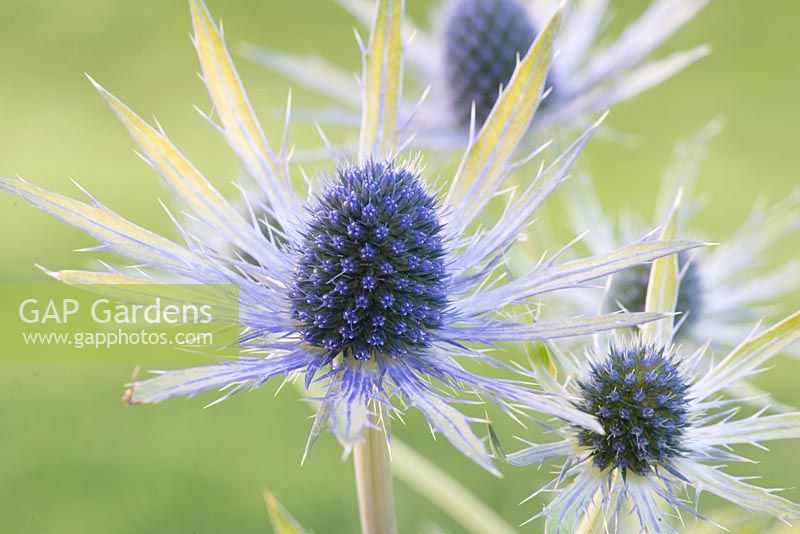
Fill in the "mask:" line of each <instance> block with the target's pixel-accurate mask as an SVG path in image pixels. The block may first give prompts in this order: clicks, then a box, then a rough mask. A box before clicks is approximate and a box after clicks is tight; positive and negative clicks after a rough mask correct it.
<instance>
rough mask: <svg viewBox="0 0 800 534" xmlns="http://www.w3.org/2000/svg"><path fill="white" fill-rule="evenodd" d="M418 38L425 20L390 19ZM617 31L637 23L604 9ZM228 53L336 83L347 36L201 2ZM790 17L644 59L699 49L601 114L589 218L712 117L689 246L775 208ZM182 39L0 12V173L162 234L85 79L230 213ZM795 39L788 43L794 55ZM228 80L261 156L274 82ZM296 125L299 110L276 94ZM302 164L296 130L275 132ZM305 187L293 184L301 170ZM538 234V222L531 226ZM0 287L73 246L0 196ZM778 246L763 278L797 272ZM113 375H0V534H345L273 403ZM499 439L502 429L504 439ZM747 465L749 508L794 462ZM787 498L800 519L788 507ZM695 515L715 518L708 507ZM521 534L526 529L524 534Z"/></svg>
mask: <svg viewBox="0 0 800 534" xmlns="http://www.w3.org/2000/svg"><path fill="white" fill-rule="evenodd" d="M409 4H410V6H409V9H410V11H411V12H412V14H413V15H415V16H416V17H417V19H418V20H420V19H423V18H424V17H425V13H426V12H427V11H428V9H429V7H430V5H431V4H429V2H423V1H421V0H409ZM614 4H615V11H616V13H617V18H618V20H626V18H627V17H630V16H632V15H633V14H635V13H637V12H638V11H639V10H641V8H642V7H643V6H644V5H645V2H643V1H641V0H638V1H627V0H626V1H624V2H623V1H617V2H614ZM210 7H211V9H212V12H213V13H214V15H215V17H218V18H219V17H221V18H223V19H224V21H225V28H226V33H227V37H228V40H229V42H230V43H232V44H236V43H241V42H244V41H248V42H252V43H258V44H266V45H269V46H272V47H275V48H282V49H289V50H296V51H301V52H318V53H323V54H326V55H328V56H331V57H333V58H335V59H337V60H339V61H341V62H342V63H344V64H346V65H348V66H350V67H352V68H356V67H357V66H358V56H357V49H356V45H355V42H354V39H353V37H352V32H351V28H352V26H353V22H352V20H351V19H350V18H349V17H348V16H347V15H346V14H344V13H343V12H342V11H341V10H340V9H339V8H338V7H337V6H336V5H335V4H334V3H333V2H332V1H327V0H293V1H291V2H288V1H283V0H281V1H278V0H260V1H254V0H226V1H222V0H210ZM799 16H800V4H798V3H797V2H794V1H792V0H772V1H770V2H746V1H742V0H739V1H732V0H728V1H723V0H718V1H716V2H713V3H712V5H711V6H710V7H709V8H707V9H706V10H705V11H704V12H702V13H701V14H700V15H699V16H698V17H697V19H696V20H695V21H693V22H692V23H690V24H689V25H688V27H687V28H685V29H684V30H682V31H681V32H680V33H679V34H678V35H677V36H676V38H675V39H673V40H672V41H670V43H669V44H668V45H667V46H665V47H664V48H663V49H662V50H660V51H659V53H660V54H663V53H666V52H667V51H669V50H672V49H676V48H678V47H687V46H693V45H695V44H699V43H703V42H708V43H710V44H711V45H712V46H713V48H714V52H713V54H712V55H711V56H710V57H709V58H707V59H704V60H703V61H702V62H701V63H700V64H699V65H696V66H694V67H692V68H690V69H689V70H688V71H687V72H685V73H683V74H681V75H680V76H678V77H677V78H676V79H673V80H671V81H669V82H667V83H665V84H664V85H662V86H661V87H659V88H657V89H656V90H654V91H651V92H649V93H647V94H645V95H643V96H641V97H639V98H637V99H635V100H633V101H631V102H629V103H626V104H624V105H622V106H619V107H618V108H616V109H615V110H614V112H613V113H612V115H611V117H610V119H609V123H608V124H609V125H610V126H612V127H614V128H618V129H622V130H626V131H630V132H635V133H636V134H637V135H638V136H639V138H638V144H637V145H636V146H635V147H625V146H618V145H613V144H610V143H608V142H604V141H602V140H600V141H594V142H593V143H592V144H591V146H590V147H589V149H588V150H587V152H586V154H585V156H584V157H583V158H582V163H583V165H585V166H586V167H587V168H589V169H591V170H592V172H593V174H594V176H595V177H596V178H597V179H598V182H599V188H600V193H601V196H602V197H603V199H604V200H605V201H607V203H608V206H609V207H610V208H618V207H621V206H641V209H642V210H643V211H644V212H645V213H646V212H647V211H648V209H649V207H650V206H652V201H653V197H654V195H655V189H656V187H655V184H656V180H657V178H658V176H659V174H660V171H661V169H662V168H663V166H664V165H665V164H666V162H667V160H668V158H669V155H670V153H671V151H672V146H673V144H674V143H675V142H676V141H678V140H681V139H684V138H686V137H688V136H690V135H691V134H692V133H693V132H695V131H696V130H697V129H699V128H700V127H701V126H702V125H703V124H705V123H707V122H708V121H709V120H710V119H711V118H713V117H715V116H722V117H724V118H725V120H726V128H725V130H724V131H723V132H722V134H721V135H720V136H719V137H718V139H717V140H716V141H715V143H714V145H713V147H712V150H711V154H710V158H709V161H708V163H707V164H706V166H705V168H704V172H703V175H702V180H701V189H702V190H703V191H707V192H709V193H710V194H711V200H712V203H711V205H710V206H709V208H708V209H706V210H705V211H704V212H703V215H702V219H701V221H700V222H702V223H704V224H705V227H706V228H707V229H708V234H709V235H708V237H709V238H710V239H717V238H720V237H721V236H724V235H726V232H730V231H731V230H732V229H733V228H735V227H736V225H737V224H738V223H739V222H740V221H741V220H742V219H743V217H744V216H745V214H746V213H747V211H748V210H749V208H750V206H751V205H752V204H753V202H754V199H755V198H757V197H760V196H766V197H767V198H769V199H773V200H775V199H778V198H780V197H782V196H783V195H785V194H786V193H787V192H788V191H790V190H791V189H792V188H793V187H795V186H796V184H797V169H798V167H799V166H800V150H798V144H797V143H798V138H797V133H798V132H797V128H798V126H797V125H798V124H800V106H798V105H797V94H798V83H800V48H798V47H797V41H796V32H797V20H798V17H799ZM189 32H190V21H189V15H188V8H187V5H186V2H184V1H183V0H179V1H178V0H175V1H173V0H138V1H136V2H127V1H122V0H118V1H102V0H81V1H80V2H78V1H69V2H68V1H63V0H62V1H56V0H26V1H25V2H16V1H14V2H11V1H9V0H0V173H1V174H4V175H11V176H13V175H17V174H19V175H21V176H23V177H26V178H29V179H31V180H34V181H35V182H36V183H37V184H40V185H43V186H45V187H48V188H51V189H54V190H57V191H61V192H65V193H69V194H73V193H76V191H75V189H74V188H73V187H72V186H71V184H70V183H69V182H68V179H69V178H75V179H76V180H78V181H79V182H80V183H81V184H82V185H83V186H85V187H87V188H88V189H89V190H90V191H92V192H94V193H95V195H96V196H97V197H98V198H99V199H100V200H102V201H103V202H104V203H106V204H107V205H108V206H110V207H111V208H114V209H117V210H119V211H120V212H121V213H122V214H123V215H125V216H128V217H130V218H132V219H134V220H136V221H139V222H141V223H144V224H145V226H148V227H149V228H152V229H155V230H163V231H167V232H169V231H171V229H170V227H169V223H168V221H167V219H166V217H165V215H164V214H163V211H162V210H161V208H160V207H159V206H158V204H157V203H156V202H155V199H156V197H162V198H165V197H167V196H168V193H167V192H166V191H165V189H164V187H163V185H162V184H161V183H160V181H159V179H158V177H157V176H156V174H155V173H154V172H152V171H151V170H150V169H149V168H148V167H147V166H146V165H145V164H144V163H143V162H141V161H140V160H139V158H137V157H136V156H135V155H134V154H133V152H132V144H131V142H130V140H129V139H128V138H127V137H126V134H125V133H124V131H123V130H122V128H121V127H119V126H118V124H117V123H116V121H115V119H114V118H113V117H112V115H111V113H110V112H109V111H108V110H107V108H106V107H105V105H104V103H103V102H102V101H101V99H100V98H99V97H98V95H97V94H96V93H95V92H94V91H93V89H92V88H91V86H90V84H89V83H88V81H87V80H86V79H85V78H84V77H83V74H82V73H83V72H89V73H91V74H92V76H94V77H95V78H96V79H97V80H98V81H100V82H101V83H102V84H104V85H105V86H106V87H107V88H109V89H110V90H111V91H112V92H115V93H116V94H117V95H118V96H120V97H121V98H122V99H123V100H125V101H126V102H127V103H128V104H129V105H131V106H132V107H133V108H134V109H136V110H137V111H139V112H140V113H141V114H142V115H143V116H145V117H149V116H150V115H151V114H155V115H156V116H157V117H158V119H159V120H160V121H161V123H162V124H163V125H164V127H165V128H166V130H167V132H168V133H169V134H170V135H171V137H172V138H173V140H175V141H176V142H177V144H178V145H179V146H181V147H182V149H184V150H185V152H186V153H187V154H188V155H189V156H190V157H191V158H193V159H194V160H195V161H196V162H197V164H198V165H199V167H200V168H201V169H203V170H204V171H205V172H206V174H207V175H208V176H211V177H214V180H215V182H216V183H217V184H219V186H220V188H221V189H223V191H225V192H231V191H232V187H231V186H230V180H231V179H233V178H235V177H236V165H235V162H234V159H233V156H232V155H231V154H230V152H228V151H226V149H225V147H224V143H223V142H222V141H221V139H219V138H218V136H217V134H216V133H215V132H213V131H212V129H211V128H210V127H208V126H207V125H206V124H205V123H204V122H203V121H202V119H201V118H200V117H199V116H198V115H197V113H196V112H195V111H194V110H193V109H192V107H191V105H192V104H198V105H200V106H201V107H203V108H206V109H207V108H208V101H207V96H206V95H205V93H204V90H203V88H202V86H201V83H200V82H199V81H198V79H197V77H196V76H195V74H194V72H195V71H196V70H197V69H198V66H197V63H196V59H195V57H194V54H193V49H192V46H191V44H190V42H189V37H188V34H189ZM793 35H794V37H793ZM238 64H239V66H240V70H241V73H242V76H243V78H244V79H245V81H246V84H247V86H248V89H249V93H250V96H251V98H252V99H253V101H254V103H255V105H256V107H257V109H259V110H260V111H261V112H263V113H261V115H262V117H264V119H265V125H266V128H267V130H268V132H271V133H272V137H273V139H275V138H276V137H277V136H278V135H279V131H280V130H279V126H280V120H279V119H278V118H277V115H276V114H275V113H274V110H276V109H277V108H278V107H280V106H281V105H282V104H283V102H284V100H285V96H286V92H287V89H288V87H289V82H287V81H286V80H285V79H282V78H279V77H276V76H273V75H271V74H270V73H268V72H266V71H264V70H262V69H261V68H259V67H258V66H255V65H253V64H251V63H249V62H247V61H244V60H239V61H238ZM295 101H296V103H297V104H298V105H302V104H306V105H311V104H314V103H315V101H314V96H313V95H311V94H310V93H308V92H305V91H302V90H297V91H296V92H295ZM294 133H295V137H294V140H295V141H296V142H297V143H298V144H299V145H301V146H315V144H316V143H317V138H316V137H315V135H314V133H313V128H312V127H310V126H309V125H304V124H298V125H297V126H296V127H295V128H294ZM311 169H312V170H313V167H311ZM550 215H551V216H550V219H551V220H555V221H558V220H559V219H558V211H557V210H553V209H552V208H551V211H550ZM0 242H2V243H3V248H2V251H3V252H2V254H1V255H0V273H1V274H2V280H1V281H2V282H6V283H9V282H41V281H44V280H45V279H44V278H43V277H44V275H42V274H41V273H40V272H39V271H37V270H36V269H34V267H33V263H34V262H38V263H41V264H43V265H45V266H47V267H49V268H76V267H82V266H85V265H86V264H87V263H88V262H89V257H88V256H86V255H83V256H82V255H79V254H76V253H73V252H72V251H73V250H74V249H77V248H81V247H85V246H89V245H91V244H93V242H92V240H91V239H90V238H88V237H87V236H85V235H82V234H81V233H80V232H78V231H76V230H74V229H72V228H69V227H67V226H66V225H64V224H62V223H60V222H58V221H56V220H54V219H51V218H50V217H48V216H47V215H44V214H42V213H39V212H38V211H36V210H35V209H33V208H31V207H29V206H28V205H26V204H25V203H24V202H22V201H19V200H17V199H15V198H13V197H11V196H9V195H2V196H0ZM798 244H800V242H799V241H798V239H797V237H796V236H795V237H793V238H792V239H790V240H787V241H786V243H785V244H784V245H783V247H785V248H784V249H782V251H781V253H780V256H776V260H777V259H779V258H780V257H789V256H792V255H796V254H795V253H794V251H796V250H797V246H798ZM799 372H800V365H798V364H797V363H796V362H791V361H782V362H781V366H780V369H778V370H772V371H770V372H767V373H766V374H764V375H763V376H761V377H760V378H759V383H760V384H761V385H762V386H765V387H769V388H770V389H771V390H772V391H774V393H775V395H776V396H777V397H778V398H779V399H780V400H782V401H784V402H788V403H796V404H800V393H798V391H797V386H796V380H795V379H794V377H796V376H798V373H799ZM129 373H130V366H128V365H114V364H108V365H89V364H84V365H77V364H71V365H67V364H64V365H46V366H44V365H39V366H36V365H10V364H4V365H2V366H0V531H3V532H53V533H56V532H58V533H65V532H69V533H73V532H76V533H77V532H81V533H93V532H126V533H127V532H130V533H133V532H170V533H179V532H198V533H200V532H202V533H210V532H225V531H234V532H268V531H269V526H268V524H267V517H266V513H265V511H264V508H263V505H262V502H261V496H260V490H261V488H263V487H269V488H270V489H271V490H272V491H273V492H274V493H275V494H276V495H277V496H278V497H279V498H280V499H281V501H282V502H283V503H284V504H285V505H286V506H287V508H289V509H290V510H292V511H293V513H294V514H295V515H296V516H298V517H299V518H300V519H301V521H302V522H303V523H304V524H305V525H306V526H307V527H309V528H311V529H314V530H315V531H317V532H352V531H355V530H356V528H357V515H356V501H355V495H354V488H353V476H352V473H351V469H352V468H351V465H350V463H349V462H343V461H341V460H340V458H339V455H340V450H339V447H338V445H337V444H336V443H335V441H334V440H333V438H331V437H330V436H325V437H324V438H323V439H321V440H320V441H319V443H318V444H317V445H316V447H315V450H314V451H313V454H312V456H311V458H310V460H309V461H308V462H307V464H306V465H305V466H304V467H302V468H300V467H299V461H300V456H301V452H302V448H303V445H304V442H305V437H306V435H307V432H308V430H309V428H310V421H309V420H308V415H309V412H308V408H307V407H306V406H305V405H304V404H303V403H302V402H300V401H298V399H297V396H296V395H295V394H294V392H293V391H290V390H286V391H284V392H282V393H281V394H280V395H278V396H277V397H276V398H273V392H274V389H275V388H274V387H273V386H269V387H265V388H263V389H261V390H259V391H258V392H255V393H251V394H247V395H242V396H239V397H238V398H236V399H234V400H232V401H230V402H227V403H224V404H223V405H221V406H217V407H215V408H213V409H209V410H203V409H202V406H203V405H204V403H205V401H207V400H210V399H211V398H213V397H208V398H206V397H204V398H202V399H190V400H183V399H182V400H175V401H172V402H169V403H166V404H164V405H161V406H158V407H148V408H142V409H126V408H125V407H123V406H122V404H121V403H120V402H119V398H120V396H121V394H122V384H123V383H124V382H126V381H127V379H128V378H129ZM395 428H396V433H397V435H399V436H400V437H402V438H403V439H404V440H405V441H407V442H409V443H411V444H413V445H414V446H416V447H417V448H418V450H420V451H421V452H423V453H424V454H425V455H426V456H427V457H429V458H431V459H432V460H434V461H435V462H436V463H437V464H438V465H440V466H441V467H443V468H445V469H447V470H449V471H450V472H452V473H456V474H458V476H459V478H460V479H461V480H463V481H464V482H465V483H466V484H467V485H468V486H469V487H470V488H473V489H474V491H475V492H476V493H477V494H478V495H479V496H480V497H482V498H484V499H485V500H486V501H487V502H488V503H489V504H491V505H492V507H494V508H495V509H496V510H497V511H498V512H499V513H501V514H502V515H503V516H505V517H507V518H508V520H509V521H510V522H511V523H512V524H518V523H519V522H521V521H522V520H524V519H526V518H527V517H529V516H530V515H532V514H533V513H535V512H536V511H538V509H539V506H540V505H541V501H533V502H532V503H528V504H526V505H523V506H518V505H517V503H518V502H519V501H520V500H521V499H522V498H523V497H524V496H526V495H527V494H528V493H530V492H531V491H533V490H534V489H536V488H537V487H538V486H539V485H540V484H541V483H542V481H544V480H546V479H548V478H549V476H550V475H549V469H543V470H541V471H536V470H535V469H528V470H516V471H511V470H506V477H505V478H504V479H503V480H498V479H495V478H493V477H492V476H491V475H489V474H487V473H484V472H482V471H481V470H480V469H479V468H478V467H476V466H474V465H472V464H470V463H469V462H468V461H467V460H465V459H464V458H462V457H460V456H459V455H458V454H456V453H455V452H454V451H453V449H452V448H451V447H450V446H449V445H447V444H446V443H444V441H443V440H439V441H438V442H435V443H434V442H433V441H432V440H431V439H430V435H429V433H428V431H427V428H426V427H425V425H424V422H423V421H422V419H421V417H420V416H419V415H417V414H411V415H409V416H408V418H407V425H406V426H405V427H402V426H400V425H395ZM508 428H509V431H511V430H512V429H513V427H508ZM747 452H748V454H751V455H752V457H754V458H755V459H757V460H759V461H761V462H762V463H761V464H760V465H758V466H748V469H746V470H744V471H741V470H740V472H747V473H759V474H763V475H764V477H765V480H764V481H763V482H764V483H765V484H766V485H767V486H770V487H792V486H795V485H796V484H797V480H798V478H799V477H798V475H800V468H798V467H797V462H796V445H791V444H788V443H777V444H772V445H771V450H770V452H764V451H752V450H748V451H747ZM786 495H787V496H789V497H793V498H795V499H800V490H797V489H792V490H789V491H787V492H786ZM397 497H398V508H399V514H400V517H401V518H402V530H403V531H404V532H414V531H417V530H419V529H420V528H421V527H422V526H423V525H424V524H426V521H428V520H431V521H434V522H436V523H438V524H439V525H441V526H443V527H444V528H445V529H446V530H448V531H455V532H457V531H458V526H457V525H456V524H455V523H453V522H452V521H451V520H449V519H448V518H447V517H445V516H443V515H442V514H441V513H440V512H438V511H437V510H436V509H435V508H433V507H432V505H431V504H429V503H428V502H426V501H425V500H424V499H422V498H420V497H418V496H416V495H415V494H414V493H413V492H411V491H410V490H409V489H408V488H406V487H405V486H403V485H401V484H400V485H398V488H397ZM708 502H709V503H712V504H713V503H714V501H713V500H709V501H708ZM539 529H541V523H534V525H533V526H529V527H527V530H528V531H531V532H535V531H538V530H539Z"/></svg>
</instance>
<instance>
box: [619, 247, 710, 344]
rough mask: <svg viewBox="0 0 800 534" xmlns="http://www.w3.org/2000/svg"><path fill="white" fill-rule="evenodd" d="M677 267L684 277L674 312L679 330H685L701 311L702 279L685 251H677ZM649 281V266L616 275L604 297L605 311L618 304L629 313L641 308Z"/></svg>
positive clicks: (639, 310) (695, 262) (637, 267)
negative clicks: (679, 322)
mask: <svg viewBox="0 0 800 534" xmlns="http://www.w3.org/2000/svg"><path fill="white" fill-rule="evenodd" d="M687 263H688V265H687ZM678 269H680V270H681V271H682V272H683V277H682V278H681V286H680V288H679V289H678V302H677V303H676V305H675V311H676V312H678V313H680V315H679V316H678V319H677V320H679V321H682V325H681V330H680V331H685V330H686V329H687V328H689V327H690V326H691V324H692V323H694V322H695V321H696V320H697V319H698V317H699V314H700V313H702V308H703V299H702V280H701V279H700V270H699V269H698V267H697V261H696V260H692V261H689V257H688V255H687V254H686V253H680V254H678ZM649 281H650V266H649V265H637V266H636V267H631V268H630V269H626V270H624V271H621V272H619V273H617V274H615V275H614V277H613V278H612V279H611V286H610V288H609V291H608V294H607V296H606V301H605V309H606V311H609V312H612V311H617V310H619V309H620V307H621V308H622V309H625V310H627V311H629V312H641V311H644V306H645V301H646V300H647V285H648V283H649Z"/></svg>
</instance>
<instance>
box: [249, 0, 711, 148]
mask: <svg viewBox="0 0 800 534" xmlns="http://www.w3.org/2000/svg"><path fill="white" fill-rule="evenodd" d="M338 2H339V3H340V4H341V5H342V6H343V7H344V8H345V9H347V10H349V11H350V12H351V13H352V14H353V15H354V16H355V17H356V18H357V19H358V20H359V21H360V22H361V23H363V24H364V25H367V24H369V21H370V15H371V9H370V5H369V2H367V1H366V0H338ZM609 3H610V2H609V1H608V0H581V1H576V2H568V3H567V4H566V8H565V14H564V22H563V29H562V31H561V33H560V35H559V36H558V40H557V42H556V45H555V48H556V50H557V54H556V56H555V58H554V60H553V64H552V69H551V71H550V73H549V76H548V79H547V84H546V88H547V89H548V90H549V91H550V93H549V95H548V96H547V98H546V99H544V100H543V101H542V103H541V108H542V109H541V110H540V112H539V113H538V114H537V117H536V120H535V121H534V122H533V123H532V125H531V126H532V128H535V129H542V128H547V127H553V126H562V125H568V126H569V125H576V124H579V123H581V122H584V123H585V121H586V117H587V116H588V115H591V114H592V113H594V112H597V111H602V110H605V109H608V108H609V107H611V106H613V105H615V104H617V103H619V102H622V101H625V100H627V99H630V98H632V97H634V96H636V95H638V94H640V93H642V92H644V91H646V90H648V89H650V88H652V87H654V86H656V85H658V84H660V83H661V82H662V81H664V80H666V79H668V78H670V77H671V76H673V75H675V74H676V73H678V72H680V71H681V70H683V69H684V68H686V67H687V66H689V65H691V64H692V63H694V62H695V61H697V60H698V59H699V58H701V57H703V56H704V55H706V54H707V53H708V51H709V49H708V47H706V46H698V47H696V48H693V49H691V50H687V51H679V52H675V53H673V54H670V55H668V56H666V57H664V58H660V59H649V58H650V56H651V54H652V53H653V52H654V51H655V50H656V49H657V48H658V47H659V46H660V45H661V44H663V43H664V42H665V41H666V40H667V39H669V38H670V37H671V36H672V35H673V34H674V33H675V32H676V31H678V30H679V29H680V28H682V27H683V26H684V25H685V24H686V23H687V22H688V21H690V20H691V19H692V18H693V17H694V16H695V15H696V14H697V13H698V12H699V11H700V10H701V9H702V8H703V7H704V6H705V5H706V4H707V3H708V0H653V1H651V2H650V3H649V4H648V5H647V7H646V9H645V10H644V12H642V14H641V15H640V16H639V17H638V18H637V19H636V20H634V21H631V22H630V23H628V24H627V25H626V27H625V29H624V30H623V31H622V32H621V33H620V34H619V35H617V36H614V37H610V36H608V35H605V33H606V32H604V31H603V28H604V25H605V23H606V22H608V19H609V14H608V11H609ZM558 5H559V2H555V1H553V0H442V3H441V7H440V9H439V10H438V14H437V15H436V16H434V17H433V24H432V25H431V28H429V29H424V28H421V27H416V26H414V25H412V24H408V25H407V29H408V35H409V40H410V45H409V49H408V66H409V70H410V72H411V78H413V80H414V81H415V82H416V83H415V86H416V87H419V88H422V89H424V90H423V91H420V92H417V93H414V95H413V98H411V99H409V100H408V101H406V102H404V104H403V107H402V112H403V116H404V120H405V121H409V122H410V123H411V124H412V125H413V128H414V130H415V131H416V132H417V133H418V136H417V138H416V141H417V142H418V143H419V144H421V145H423V146H428V147H432V148H440V149H455V148H457V147H459V146H461V145H462V144H463V141H464V139H466V138H467V136H468V132H469V129H470V127H471V125H472V123H473V122H474V123H475V126H476V127H480V126H481V125H482V124H483V123H484V121H485V120H486V119H487V118H488V116H489V112H490V111H491V109H492V106H493V105H494V103H495V101H496V100H497V97H498V95H499V94H500V89H501V88H502V87H504V86H506V85H507V84H508V82H509V80H510V79H511V75H512V74H513V72H514V68H515V65H516V60H517V57H519V56H522V55H524V54H525V52H526V51H527V50H528V48H529V47H530V44H531V43H532V42H533V40H534V39H535V38H536V36H537V35H538V34H539V33H541V32H542V31H543V29H544V27H545V24H546V23H547V21H548V20H550V18H551V17H552V15H553V13H554V12H555V10H556V9H557V7H558ZM600 42H603V44H602V45H600V44H599V43H600ZM244 53H245V55H246V56H247V57H249V58H251V59H253V60H254V61H257V62H259V63H260V64H263V65H265V66H267V67H268V68H270V69H273V70H275V71H277V72H280V73H282V74H284V75H286V76H288V77H289V78H291V79H293V80H294V81H296V82H297V83H300V84H302V85H304V86H306V87H308V88H311V89H312V90H315V91H318V92H320V93H321V94H324V95H326V96H328V97H330V98H333V99H335V100H336V101H337V102H338V103H339V104H344V105H346V106H347V107H348V108H349V109H350V110H352V111H349V112H348V111H344V112H343V111H342V109H341V108H334V109H332V110H330V112H329V114H328V118H329V119H331V120H333V121H339V122H345V123H351V124H352V123H354V122H355V121H354V116H355V113H354V110H357V109H358V106H359V104H360V103H359V101H358V99H357V97H356V96H355V95H357V94H358V91H357V86H356V84H355V83H354V81H353V78H352V76H350V75H349V73H348V72H346V71H345V69H343V68H341V67H339V66H337V65H336V64H334V63H332V62H330V61H329V60H326V59H324V58H322V57H319V56H303V55H298V54H294V53H289V52H281V51H276V50H272V49H268V48H264V47H260V46H255V45H247V46H246V47H245V48H244ZM419 100H421V102H419ZM473 108H474V109H473ZM313 116H314V119H315V120H319V119H320V114H319V113H318V112H315V113H314V115H313Z"/></svg>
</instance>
